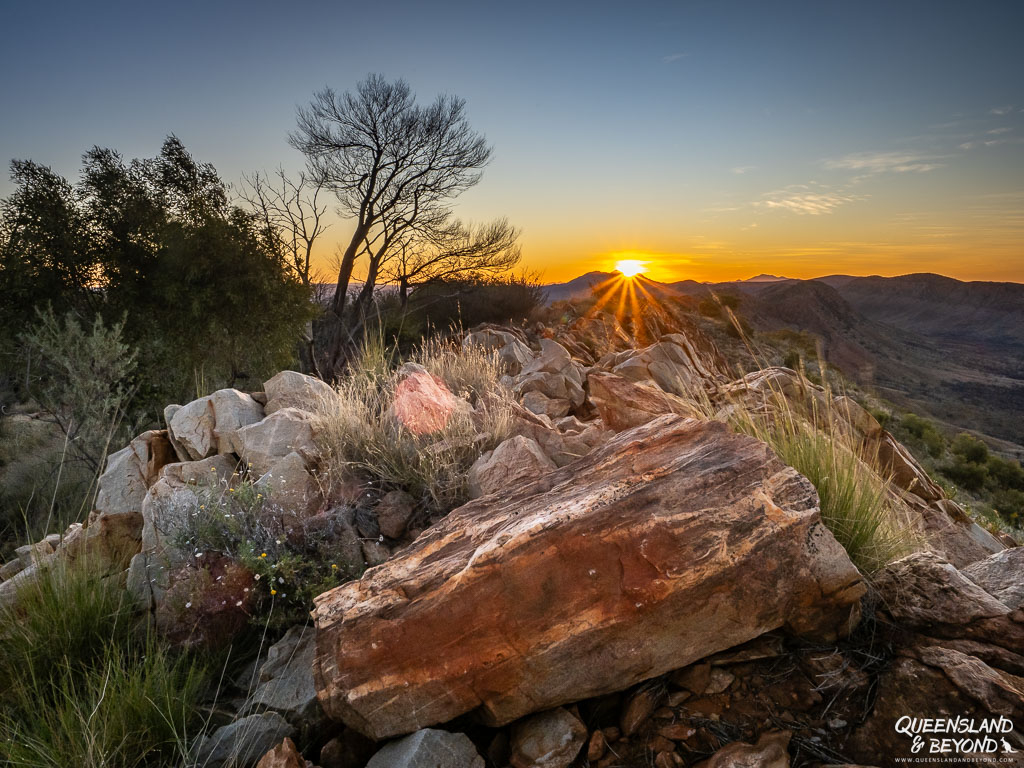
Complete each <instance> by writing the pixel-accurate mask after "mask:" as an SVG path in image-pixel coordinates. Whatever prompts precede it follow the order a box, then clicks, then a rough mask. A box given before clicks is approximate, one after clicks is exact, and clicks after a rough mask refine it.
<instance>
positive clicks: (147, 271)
mask: <svg viewBox="0 0 1024 768" xmlns="http://www.w3.org/2000/svg"><path fill="white" fill-rule="evenodd" d="M12 170H13V174H12V176H13V179H14V181H15V184H16V190H15V192H14V194H13V195H11V197H9V198H8V199H7V200H5V201H4V202H3V204H2V209H0V295H7V294H11V295H13V296H16V297H17V300H16V302H14V303H13V304H12V305H10V306H11V308H10V309H7V305H6V303H5V309H6V311H4V312H2V313H0V323H2V326H0V331H2V334H3V336H4V337H6V338H7V339H14V338H17V335H18V333H20V331H21V330H22V328H23V325H24V323H25V320H26V318H28V317H32V314H33V311H34V310H35V309H39V308H41V307H43V306H44V305H45V304H46V303H47V302H53V304H54V305H55V306H57V307H59V308H60V309H61V310H62V311H63V310H64V309H66V308H70V309H74V310H76V311H77V312H78V313H79V315H80V316H81V317H82V318H83V322H85V323H88V322H91V318H92V317H94V316H100V317H102V318H103V319H104V321H105V322H106V323H107V325H108V327H109V326H110V325H111V324H112V323H122V321H123V336H124V339H125V341H126V342H127V343H129V344H130V345H131V346H133V347H134V348H135V349H137V350H138V364H139V374H140V375H139V384H140V388H139V397H140V398H141V400H142V401H144V402H148V403H150V405H151V406H153V411H152V412H153V413H154V415H155V408H156V407H157V406H160V407H162V405H163V404H164V403H166V402H167V401H168V400H171V399H174V400H180V399H185V398H187V397H189V396H190V395H193V394H194V389H193V387H192V386H191V382H193V381H194V380H195V379H196V378H198V377H201V378H203V379H205V380H206V381H208V382H210V384H212V385H234V384H237V383H239V382H242V381H246V380H250V381H258V380H259V377H260V376H262V375H264V374H267V373H270V372H272V371H273V370H274V369H277V368H280V367H283V366H285V365H288V364H289V363H290V362H291V360H292V359H293V351H294V349H295V345H296V342H297V341H298V339H299V338H300V336H301V334H302V331H303V328H304V326H305V325H306V323H307V322H308V320H309V319H310V318H311V317H312V316H313V313H314V308H313V306H312V304H311V302H310V301H309V298H310V296H309V288H308V287H307V286H304V285H303V284H302V282H301V280H300V279H299V278H298V277H296V276H295V275H294V274H293V273H292V272H291V270H290V266H289V264H288V263H287V262H286V261H285V256H284V255H283V254H282V253H281V251H280V249H278V248H276V247H274V244H273V242H272V241H271V240H270V239H269V238H268V236H267V232H266V228H265V222H263V223H261V222H260V220H259V219H258V218H257V217H256V215H255V214H254V213H252V212H246V211H243V210H241V209H240V208H237V207H235V206H233V205H231V204H230V203H229V201H228V193H227V187H226V186H225V185H224V183H223V182H222V181H221V179H220V178H219V176H218V175H217V172H216V170H215V169H214V168H213V166H212V165H209V164H206V163H199V162H197V161H196V160H194V159H193V158H192V156H191V155H190V154H189V153H188V152H187V151H186V149H185V147H184V146H183V145H182V143H181V142H180V141H179V140H178V139H177V138H175V137H174V136H171V137H169V138H168V139H167V140H166V141H165V142H164V144H163V147H162V148H161V151H160V154H159V155H158V156H157V157H154V158H150V159H144V160H132V161H131V162H129V163H126V162H125V161H124V160H123V159H122V158H121V156H120V155H119V154H118V153H116V152H114V151H113V150H110V149H101V148H99V147H94V148H93V149H91V150H90V151H89V152H87V153H86V155H85V157H84V160H83V172H82V180H81V182H80V184H78V185H77V186H75V187H72V186H71V185H70V184H69V183H68V182H67V181H66V180H64V179H62V178H60V177H59V176H57V175H56V174H54V173H53V172H52V171H50V170H49V169H47V168H44V167H42V166H38V165H35V164H33V163H31V162H29V161H16V162H15V163H13V164H12Z"/></svg>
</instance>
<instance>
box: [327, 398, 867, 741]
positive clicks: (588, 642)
mask: <svg viewBox="0 0 1024 768" xmlns="http://www.w3.org/2000/svg"><path fill="white" fill-rule="evenodd" d="M863 592H864V586H863V584H862V582H861V579H860V575H859V573H858V572H857V570H856V568H855V567H854V566H853V564H852V563H851V562H850V560H849V558H848V557H847V555H846V553H845V551H843V549H842V547H841V546H840V545H839V544H838V543H837V542H836V541H835V539H834V538H833V537H832V534H831V533H829V531H828V530H827V529H826V528H825V527H824V526H823V525H822V523H821V520H820V515H819V511H818V506H817V495H816V493H815V491H814V488H813V486H811V484H810V483H809V482H807V480H806V479H804V478H803V477H801V476H800V475H799V474H798V473H797V472H796V471H795V470H793V469H791V468H789V467H786V466H785V465H783V464H782V463H781V462H780V461H779V460H778V459H777V458H776V457H775V456H774V455H773V454H772V453H771V451H770V450H769V449H768V447H767V446H766V445H764V444H763V443H760V442H758V441H756V440H754V439H752V438H750V437H747V436H744V435H739V434H734V433H731V432H730V431H729V430H728V429H727V428H726V427H725V425H723V424H720V423H716V422H698V421H695V420H691V419H683V418H681V417H678V416H664V417H660V418H658V419H655V420H654V421H651V422H649V423H648V424H645V425H643V426H641V427H638V428H635V429H633V430H630V431H628V432H624V433H621V434H619V435H617V436H616V437H615V438H613V439H612V440H610V441H609V442H608V443H606V444H605V445H604V446H602V447H601V448H599V449H597V450H596V451H594V452H593V453H591V454H590V455H589V456H587V457H585V458H583V459H581V460H579V461H577V462H575V463H574V464H571V465H569V466H566V467H563V468H561V469H559V470H556V471H553V472H550V473H548V474H547V475H545V476H543V477H542V478H541V479H539V480H537V481H535V482H534V483H532V484H527V485H523V486H520V487H518V488H517V489H515V490H513V491H511V492H510V493H508V494H504V495H502V496H500V497H499V496H496V495H492V496H486V497H483V498H481V499H478V500H476V501H472V502H470V503H469V504H466V505H465V506H463V507H461V508H459V509H457V510H455V511H453V512H452V513H450V514H449V515H448V516H447V517H446V518H445V519H444V520H442V521H441V522H439V523H438V524H436V525H435V526H433V527H432V528H430V529H428V530H427V531H425V532H424V533H423V534H421V535H420V536H419V538H417V539H416V541H415V542H414V543H413V544H412V545H410V546H409V547H407V548H406V549H405V550H403V551H402V552H401V553H399V554H398V555H397V556H396V557H394V558H393V559H392V560H390V561H389V562H387V563H385V564H384V565H381V566H379V567H377V568H374V569H373V570H371V571H369V572H368V573H367V574H365V575H364V576H363V578H362V579H361V580H359V581H357V582H350V583H348V584H345V585H342V586H340V587H337V588H335V589H333V590H331V591H329V592H326V593H324V594H322V595H320V596H319V597H318V598H317V599H316V600H315V610H314V617H315V620H316V624H317V660H316V680H317V685H318V689H319V694H320V701H321V704H322V705H323V706H324V709H325V711H326V712H327V713H328V715H329V716H330V717H332V718H333V719H336V720H341V721H343V722H345V723H346V724H347V725H349V726H351V727H353V728H355V729H357V730H359V731H360V732H362V733H364V734H366V735H368V736H370V737H372V738H377V739H380V738H385V737H388V736H393V735H398V734H402V733H409V732H412V731H414V730H417V729H418V728H421V727H424V726H427V725H431V724H434V723H442V722H447V721H449V720H451V719H452V718H454V717H456V716H458V715H460V714H462V713H465V712H468V711H470V710H474V709H477V710H479V714H480V715H481V717H482V718H483V719H484V721H485V722H488V723H490V724H495V725H500V724H504V723H508V722H511V721H513V720H516V719H518V718H520V717H522V716H523V715H526V714H529V713H532V712H536V711H537V710H539V709H551V708H555V707H558V706H560V705H562V704H565V703H568V702H573V701H579V700H582V699H585V698H589V697H593V696H598V695H602V694H605V693H610V692H613V691H617V690H621V689H623V688H626V687H628V686H630V685H632V684H634V683H637V682H640V681H642V680H646V679H649V678H652V677H655V676H658V675H661V674H664V673H666V672H669V671H671V670H673V669H677V668H679V667H682V666H685V665H687V664H689V663H692V662H693V661H696V660H698V659H701V658H704V657H705V656H708V655H710V654H712V653H716V652H718V651H722V650H725V649H727V648H731V647H734V646H736V645H739V644H740V643H743V642H746V641H748V640H751V639H753V638H755V637H758V636H760V635H762V634H764V633H765V632H768V631H770V630H773V629H776V628H780V627H785V628H787V629H788V630H790V631H792V632H796V633H799V634H803V635H807V636H810V637H814V638H817V639H819V640H825V639H834V638H835V637H836V636H837V635H840V634H842V633H844V632H846V631H848V629H849V628H850V627H851V626H852V624H853V623H855V622H856V621H857V619H858V617H859V607H860V597H861V595H862V594H863ZM638 638H642V639H643V642H642V643H638Z"/></svg>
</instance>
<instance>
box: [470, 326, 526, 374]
mask: <svg viewBox="0 0 1024 768" xmlns="http://www.w3.org/2000/svg"><path fill="white" fill-rule="evenodd" d="M473 347H481V348H483V349H488V350H494V351H495V352H497V354H498V360H499V361H501V364H502V365H503V366H504V368H505V372H506V373H508V374H510V375H511V376H516V375H518V374H519V372H520V371H522V370H523V366H524V365H526V364H527V363H528V362H530V360H532V359H533V352H532V351H531V350H530V348H529V347H528V346H526V344H524V343H523V342H522V341H520V340H519V339H517V338H516V337H515V336H514V335H513V334H511V333H509V332H508V331H500V330H497V329H493V328H484V329H482V330H479V331H474V332H473V333H469V334H467V335H466V337H465V338H464V339H463V340H462V348H463V349H472V348H473Z"/></svg>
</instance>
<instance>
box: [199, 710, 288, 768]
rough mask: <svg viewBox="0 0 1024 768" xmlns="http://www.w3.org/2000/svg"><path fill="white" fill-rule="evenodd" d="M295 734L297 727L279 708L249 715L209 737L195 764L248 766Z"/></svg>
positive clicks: (208, 767)
mask: <svg viewBox="0 0 1024 768" xmlns="http://www.w3.org/2000/svg"><path fill="white" fill-rule="evenodd" d="M293 734H294V729H293V728H292V727H291V726H290V725H288V723H287V722H286V721H285V719H284V718H283V717H281V716H280V715H279V714H277V713H276V712H266V713H264V714H261V715H249V716H248V717H243V718H242V719H241V720H236V721H235V722H233V723H230V724H228V725H225V726H222V727H220V728H218V729H217V730H216V731H214V732H213V733H212V734H210V735H209V736H207V737H205V738H204V739H203V741H202V743H201V744H200V746H199V750H198V753H197V755H196V763H195V764H196V765H202V766H206V768H222V766H223V768H248V767H249V766H252V765H255V764H256V762H257V761H258V760H259V759H260V758H261V757H262V756H263V755H265V754H266V753H267V752H269V751H270V750H271V749H272V748H274V747H275V746H276V745H278V744H280V743H281V742H282V741H283V740H284V739H286V738H288V737H290V736H292V735H293Z"/></svg>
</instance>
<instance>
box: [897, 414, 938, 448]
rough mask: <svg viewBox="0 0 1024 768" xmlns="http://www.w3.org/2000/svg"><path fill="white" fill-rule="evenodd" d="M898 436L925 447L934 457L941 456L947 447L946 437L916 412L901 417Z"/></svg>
mask: <svg viewBox="0 0 1024 768" xmlns="http://www.w3.org/2000/svg"><path fill="white" fill-rule="evenodd" d="M897 433H898V434H897V436H898V437H900V438H902V439H903V440H904V441H906V442H908V443H911V444H912V445H917V446H920V447H922V448H924V449H925V450H926V451H927V452H928V455H929V456H931V457H932V458H935V459H937V458H939V457H940V456H941V455H942V452H943V451H944V450H945V449H946V439H945V438H944V437H943V436H942V435H941V434H940V433H939V431H938V430H937V429H936V428H935V425H934V424H932V423H931V422H930V421H928V420H927V419H923V418H921V417H920V416H918V415H917V414H914V413H905V414H904V415H903V417H902V418H901V419H900V422H899V425H898V429H897Z"/></svg>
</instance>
